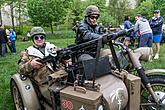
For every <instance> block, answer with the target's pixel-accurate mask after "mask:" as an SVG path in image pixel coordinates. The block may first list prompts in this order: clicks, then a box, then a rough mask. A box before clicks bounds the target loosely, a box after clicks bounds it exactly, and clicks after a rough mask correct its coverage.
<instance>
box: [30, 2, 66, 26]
mask: <svg viewBox="0 0 165 110" xmlns="http://www.w3.org/2000/svg"><path fill="white" fill-rule="evenodd" d="M63 2H64V1H63V0H28V3H27V7H28V14H29V17H30V18H31V20H32V22H33V23H34V25H44V26H51V27H52V25H53V24H55V25H56V24H57V23H60V22H61V19H62V17H63V16H64V15H65V8H64V5H63Z"/></svg>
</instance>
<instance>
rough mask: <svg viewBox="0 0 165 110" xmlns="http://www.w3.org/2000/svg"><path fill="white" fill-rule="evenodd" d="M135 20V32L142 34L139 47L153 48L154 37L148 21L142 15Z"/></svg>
mask: <svg viewBox="0 0 165 110" xmlns="http://www.w3.org/2000/svg"><path fill="white" fill-rule="evenodd" d="M135 19H136V23H135V27H134V32H140V37H139V45H138V47H144V46H148V47H151V48H152V37H153V35H152V30H151V28H150V25H149V22H148V20H147V19H145V18H143V17H141V15H136V17H135Z"/></svg>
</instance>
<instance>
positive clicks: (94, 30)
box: [76, 5, 105, 56]
mask: <svg viewBox="0 0 165 110" xmlns="http://www.w3.org/2000/svg"><path fill="white" fill-rule="evenodd" d="M99 16H100V12H99V9H98V7H97V6H95V5H89V6H88V7H87V8H86V10H85V18H84V20H82V21H81V22H80V23H79V26H78V29H77V33H76V44H81V43H84V42H88V41H90V40H93V39H97V38H99V37H101V35H103V34H104V32H105V31H104V29H103V26H101V25H98V23H97V19H98V18H99ZM88 51H90V52H96V48H93V49H92V50H88ZM91 56H95V54H93V55H92V54H91Z"/></svg>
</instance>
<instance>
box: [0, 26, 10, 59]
mask: <svg viewBox="0 0 165 110" xmlns="http://www.w3.org/2000/svg"><path fill="white" fill-rule="evenodd" d="M7 42H8V39H7V35H6V31H5V29H4V28H3V27H1V28H0V55H1V56H5V53H6V43H7Z"/></svg>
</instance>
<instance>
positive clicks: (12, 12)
mask: <svg viewBox="0 0 165 110" xmlns="http://www.w3.org/2000/svg"><path fill="white" fill-rule="evenodd" d="M10 9H11V21H12V28H13V29H14V6H13V2H11V4H10Z"/></svg>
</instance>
